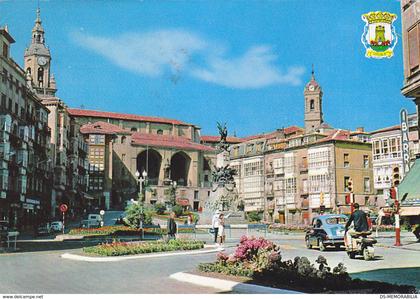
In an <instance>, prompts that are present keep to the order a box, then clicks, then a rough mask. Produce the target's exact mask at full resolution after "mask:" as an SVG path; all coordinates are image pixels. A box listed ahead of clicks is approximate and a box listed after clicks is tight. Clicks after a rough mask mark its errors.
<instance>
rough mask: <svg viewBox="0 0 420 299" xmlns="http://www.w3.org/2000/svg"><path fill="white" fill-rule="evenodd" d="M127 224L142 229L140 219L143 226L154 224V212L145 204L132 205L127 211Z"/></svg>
mask: <svg viewBox="0 0 420 299" xmlns="http://www.w3.org/2000/svg"><path fill="white" fill-rule="evenodd" d="M125 213H126V215H127V216H126V218H125V219H126V223H127V224H128V225H129V226H130V227H133V228H138V227H140V219H142V220H143V224H152V214H153V211H151V210H150V209H146V208H145V207H144V206H143V204H132V205H129V206H128V207H127V208H126V209H125Z"/></svg>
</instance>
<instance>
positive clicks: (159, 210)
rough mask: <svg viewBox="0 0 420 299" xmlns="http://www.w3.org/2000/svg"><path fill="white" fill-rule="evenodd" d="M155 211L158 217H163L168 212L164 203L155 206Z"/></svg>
mask: <svg viewBox="0 0 420 299" xmlns="http://www.w3.org/2000/svg"><path fill="white" fill-rule="evenodd" d="M155 211H156V214H158V215H163V214H164V213H165V211H166V206H165V205H164V204H162V203H157V204H155Z"/></svg>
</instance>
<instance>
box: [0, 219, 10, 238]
mask: <svg viewBox="0 0 420 299" xmlns="http://www.w3.org/2000/svg"><path fill="white" fill-rule="evenodd" d="M9 230H10V228H9V222H7V221H5V220H0V244H1V243H2V242H4V241H5V240H6V239H7V234H8V233H9Z"/></svg>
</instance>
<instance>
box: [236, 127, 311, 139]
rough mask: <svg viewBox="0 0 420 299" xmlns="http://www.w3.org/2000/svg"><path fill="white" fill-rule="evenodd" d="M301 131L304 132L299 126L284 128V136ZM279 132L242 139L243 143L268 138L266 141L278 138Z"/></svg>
mask: <svg viewBox="0 0 420 299" xmlns="http://www.w3.org/2000/svg"><path fill="white" fill-rule="evenodd" d="M299 131H303V129H302V128H300V127H298V126H290V127H287V128H284V134H285V135H290V134H293V133H296V132H299ZM278 133H279V131H278V130H276V131H273V132H269V133H263V134H258V135H252V136H248V137H245V138H242V141H249V140H253V139H260V138H266V139H272V138H276V137H277V136H278Z"/></svg>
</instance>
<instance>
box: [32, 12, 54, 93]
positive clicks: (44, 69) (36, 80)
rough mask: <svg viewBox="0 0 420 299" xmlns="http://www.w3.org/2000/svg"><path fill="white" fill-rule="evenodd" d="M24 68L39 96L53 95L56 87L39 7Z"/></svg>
mask: <svg viewBox="0 0 420 299" xmlns="http://www.w3.org/2000/svg"><path fill="white" fill-rule="evenodd" d="M24 69H25V72H26V76H27V80H28V81H31V83H30V84H31V85H32V87H33V89H34V90H35V92H36V93H37V94H38V95H39V96H40V97H48V96H55V92H56V91H57V89H56V86H55V80H54V77H53V76H52V75H51V53H50V50H49V49H48V47H47V46H46V45H45V32H44V28H42V21H41V11H40V9H39V8H38V9H37V11H36V19H35V25H34V27H33V29H32V37H31V44H30V46H29V47H28V48H27V49H26V50H25V55H24Z"/></svg>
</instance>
